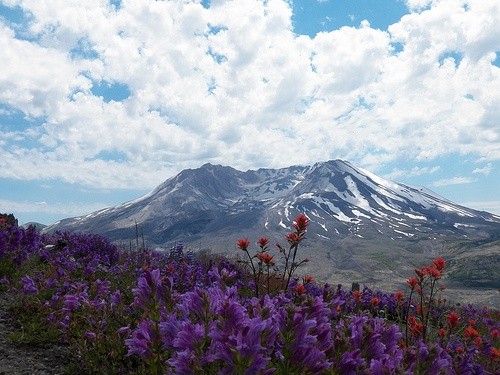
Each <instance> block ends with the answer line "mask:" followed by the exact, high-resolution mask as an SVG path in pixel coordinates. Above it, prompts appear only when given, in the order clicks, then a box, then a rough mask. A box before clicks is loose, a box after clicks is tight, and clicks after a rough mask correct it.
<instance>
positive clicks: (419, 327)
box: [408, 316, 424, 336]
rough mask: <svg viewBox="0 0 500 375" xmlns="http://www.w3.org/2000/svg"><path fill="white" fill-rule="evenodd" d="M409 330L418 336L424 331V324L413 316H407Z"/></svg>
mask: <svg viewBox="0 0 500 375" xmlns="http://www.w3.org/2000/svg"><path fill="white" fill-rule="evenodd" d="M408 326H409V328H410V332H411V333H412V334H413V335H415V336H420V335H421V334H422V333H423V332H424V325H423V324H422V323H421V322H420V321H419V320H418V319H417V318H416V317H415V316H410V317H408Z"/></svg>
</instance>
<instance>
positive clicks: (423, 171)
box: [385, 165, 441, 180]
mask: <svg viewBox="0 0 500 375" xmlns="http://www.w3.org/2000/svg"><path fill="white" fill-rule="evenodd" d="M440 170H441V167H439V166H437V165H436V166H434V167H413V168H411V169H400V168H394V169H393V170H392V172H391V173H389V174H388V175H387V176H385V177H386V178H388V179H390V180H398V179H400V178H409V177H416V176H422V175H427V174H433V173H436V172H438V171H440Z"/></svg>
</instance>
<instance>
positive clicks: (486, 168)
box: [472, 163, 493, 176]
mask: <svg viewBox="0 0 500 375" xmlns="http://www.w3.org/2000/svg"><path fill="white" fill-rule="evenodd" d="M492 170H493V165H492V164H491V163H488V164H486V165H485V166H484V167H483V168H476V169H474V170H473V171H472V173H474V174H476V173H480V174H484V175H485V176H488V175H489V174H490V173H491V171H492Z"/></svg>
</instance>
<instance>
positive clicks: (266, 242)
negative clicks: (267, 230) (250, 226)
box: [257, 237, 269, 249]
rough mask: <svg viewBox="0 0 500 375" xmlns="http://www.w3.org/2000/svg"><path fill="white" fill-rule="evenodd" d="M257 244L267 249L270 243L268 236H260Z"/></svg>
mask: <svg viewBox="0 0 500 375" xmlns="http://www.w3.org/2000/svg"><path fill="white" fill-rule="evenodd" d="M257 245H259V247H260V248H261V249H265V248H266V247H267V246H268V245H269V238H266V237H262V238H260V239H259V240H258V241H257Z"/></svg>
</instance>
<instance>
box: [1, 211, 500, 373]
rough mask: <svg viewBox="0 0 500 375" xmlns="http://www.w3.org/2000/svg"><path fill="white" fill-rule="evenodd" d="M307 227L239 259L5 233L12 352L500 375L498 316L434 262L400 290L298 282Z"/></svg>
mask: <svg viewBox="0 0 500 375" xmlns="http://www.w3.org/2000/svg"><path fill="white" fill-rule="evenodd" d="M308 225H309V220H308V218H307V217H306V215H303V214H301V215H298V216H297V218H296V219H295V220H294V221H293V222H292V223H291V232H290V233H289V234H288V235H287V236H286V237H285V238H284V239H283V243H282V244H275V245H271V243H270V240H269V239H268V238H260V239H248V238H244V237H243V238H241V239H239V240H238V241H236V242H235V244H234V257H222V256H215V255H210V254H196V253H192V252H189V251H185V249H184V248H183V246H182V245H181V244H179V245H177V246H175V247H174V248H172V250H171V251H170V252H155V251H152V250H149V249H147V248H145V247H137V248H134V249H129V248H120V247H119V246H117V245H115V244H112V243H110V242H109V241H108V240H107V239H105V238H103V237H101V236H98V235H91V234H82V233H78V234H71V233H54V234H50V235H48V234H41V233H39V232H38V231H37V230H36V229H35V228H34V227H29V228H22V227H19V226H18V225H17V223H12V222H7V221H6V220H2V221H0V292H1V293H2V298H4V297H5V298H7V299H8V301H9V311H10V313H11V315H12V316H15V317H16V319H18V320H19V322H20V326H22V334H17V335H16V334H14V335H13V336H12V337H11V338H10V339H11V340H12V342H13V343H26V344H33V345H37V344H40V343H44V342H58V343H61V344H64V345H67V346H68V348H69V350H70V353H71V361H70V365H69V366H68V369H67V371H68V373H78V374H96V373H99V374H248V375H251V374H277V375H278V374H332V375H333V374H431V375H432V374H498V373H500V313H499V312H498V311H496V310H492V309H488V308H483V307H478V306H472V305H468V306H461V307H457V306H451V305H449V304H448V303H447V302H446V300H445V299H444V298H442V293H444V292H445V291H443V290H442V289H443V288H442V286H441V280H442V279H443V278H445V277H446V261H445V259H442V258H437V259H434V260H433V261H431V262H430V263H429V264H427V265H422V267H421V268H419V269H416V270H415V273H414V274H412V275H408V281H407V286H406V288H405V290H399V291H388V292H383V291H378V290H370V289H368V288H366V287H365V288H361V289H359V290H358V289H356V288H354V290H351V287H349V288H345V287H344V286H342V285H329V284H319V283H317V282H316V281H315V280H314V275H299V271H300V266H301V264H303V263H305V262H308V260H307V259H305V258H303V257H302V255H301V253H300V250H301V247H300V246H301V244H302V242H303V241H307V239H306V233H307V228H308Z"/></svg>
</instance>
